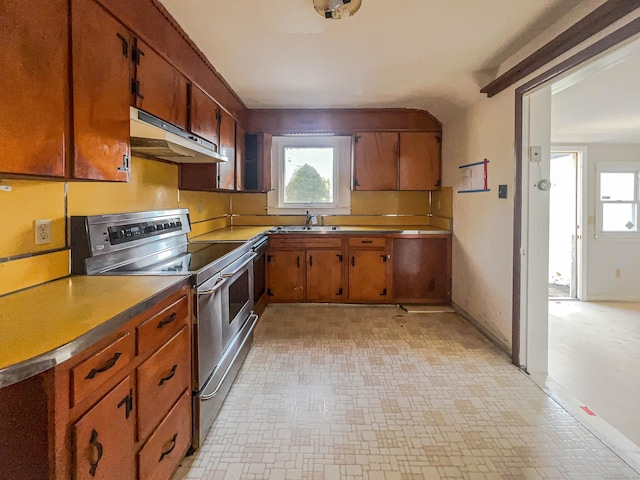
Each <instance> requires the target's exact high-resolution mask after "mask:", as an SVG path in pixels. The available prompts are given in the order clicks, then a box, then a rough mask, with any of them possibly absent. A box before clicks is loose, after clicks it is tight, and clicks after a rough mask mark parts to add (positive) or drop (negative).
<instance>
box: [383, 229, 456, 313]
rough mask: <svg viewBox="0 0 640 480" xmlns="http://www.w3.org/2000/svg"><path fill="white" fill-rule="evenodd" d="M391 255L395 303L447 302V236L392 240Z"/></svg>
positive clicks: (448, 256)
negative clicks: (392, 257) (392, 258)
mask: <svg viewBox="0 0 640 480" xmlns="http://www.w3.org/2000/svg"><path fill="white" fill-rule="evenodd" d="M393 256H394V260H393V291H394V297H395V299H396V302H398V303H403V302H405V303H449V302H450V301H451V235H430V236H429V237H427V238H394V239H393Z"/></svg>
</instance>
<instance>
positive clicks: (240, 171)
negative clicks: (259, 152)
mask: <svg viewBox="0 0 640 480" xmlns="http://www.w3.org/2000/svg"><path fill="white" fill-rule="evenodd" d="M245 136H246V132H245V131H244V128H242V127H241V126H240V125H236V183H235V187H236V190H244V178H245V145H244V141H245Z"/></svg>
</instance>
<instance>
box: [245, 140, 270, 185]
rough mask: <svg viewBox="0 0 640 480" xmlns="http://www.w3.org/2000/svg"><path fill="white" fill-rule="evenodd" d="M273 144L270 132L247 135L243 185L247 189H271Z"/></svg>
mask: <svg viewBox="0 0 640 480" xmlns="http://www.w3.org/2000/svg"><path fill="white" fill-rule="evenodd" d="M271 145H272V136H271V134H269V133H254V134H247V135H245V146H246V148H245V159H244V162H243V163H244V169H243V176H244V178H243V186H244V189H245V190H255V191H259V192H268V191H269V190H271Z"/></svg>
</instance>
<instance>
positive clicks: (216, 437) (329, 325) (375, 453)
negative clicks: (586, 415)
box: [174, 304, 640, 480]
mask: <svg viewBox="0 0 640 480" xmlns="http://www.w3.org/2000/svg"><path fill="white" fill-rule="evenodd" d="M266 478H268V479H272V480H277V479H287V478H291V479H338V478H344V479H369V480H377V479H385V480H388V479H413V478H428V479H440V478H447V479H449V478H450V479H454V478H455V479H469V480H483V479H484V480H490V479H547V478H554V479H576V480H578V479H580V480H585V479H623V478H625V479H631V478H636V479H637V478H640V475H639V474H638V473H637V472H636V471H634V470H633V469H632V468H631V467H629V466H628V465H627V464H626V463H624V462H623V461H622V460H621V459H620V458H619V457H618V456H617V455H616V454H615V453H614V452H612V451H611V450H610V449H609V448H608V447H607V446H606V445H604V444H603V443H602V442H601V441H600V440H598V439H597V438H596V437H594V436H593V435H592V434H591V433H590V432H589V431H588V430H587V429H585V428H584V427H583V426H582V425H581V424H580V423H579V422H578V421H577V420H575V419H574V418H573V417H572V416H571V415H569V414H568V413H567V412H566V411H565V410H564V409H563V408H561V407H560V405H558V404H557V403H556V402H555V401H554V400H553V399H551V398H550V397H549V396H547V395H546V394H545V393H544V392H543V391H542V390H540V389H539V388H538V387H537V386H536V385H535V384H534V383H533V382H532V381H531V380H530V379H528V378H527V377H526V376H525V375H524V374H523V373H521V372H520V371H519V370H518V369H517V368H516V367H514V366H513V365H511V363H510V360H509V358H508V357H507V356H505V355H504V354H503V353H502V352H500V351H499V350H497V349H496V348H495V347H494V346H493V345H492V344H491V343H489V341H488V340H487V339H486V338H485V337H483V336H482V335H481V334H480V333H479V332H478V331H477V330H475V329H474V328H473V327H471V326H470V325H469V324H468V323H467V322H466V321H465V320H463V319H462V318H461V317H459V316H458V315H457V314H455V313H413V314H409V313H406V312H403V311H402V310H400V309H397V308H395V307H370V306H344V305H311V304H307V305H286V304H280V305H270V306H269V307H268V308H267V310H266V312H265V314H264V317H263V318H262V320H261V322H260V324H259V325H258V327H257V328H256V338H255V343H254V346H253V349H252V350H251V352H250V353H249V356H248V358H247V360H246V362H245V364H244V367H243V368H242V370H241V371H240V374H239V375H238V378H237V380H236V383H235V384H234V386H233V388H232V389H231V392H230V394H229V396H228V397H227V399H226V401H225V404H224V406H223V408H222V411H221V413H220V415H219V417H218V419H217V420H216V423H215V424H214V426H213V428H212V430H211V432H210V434H209V436H208V438H207V440H206V441H205V444H204V445H203V446H202V447H201V448H200V450H199V451H198V452H196V454H195V455H193V456H191V457H188V458H186V459H185V460H184V461H183V464H182V467H181V468H180V469H179V470H178V472H177V473H176V475H175V476H174V480H183V479H227V480H228V479H266Z"/></svg>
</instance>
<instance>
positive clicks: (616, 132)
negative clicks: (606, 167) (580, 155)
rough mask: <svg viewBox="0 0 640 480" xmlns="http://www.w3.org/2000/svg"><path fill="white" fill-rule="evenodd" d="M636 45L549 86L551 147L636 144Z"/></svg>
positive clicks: (639, 129)
mask: <svg viewBox="0 0 640 480" xmlns="http://www.w3.org/2000/svg"><path fill="white" fill-rule="evenodd" d="M639 79H640V40H636V41H635V42H633V43H631V44H629V45H626V46H624V47H622V48H620V49H618V50H616V51H614V52H613V53H610V54H608V55H606V56H604V57H603V58H600V59H598V60H596V61H594V62H592V63H590V64H589V65H587V66H586V67H584V68H582V69H580V70H578V71H577V72H575V73H572V74H571V75H569V76H568V77H566V78H564V79H562V80H560V81H558V82H556V83H554V84H553V85H552V88H551V91H552V94H553V96H552V100H551V141H552V142H554V143H556V144H557V143H565V144H576V143H640V88H638V85H639Z"/></svg>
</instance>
